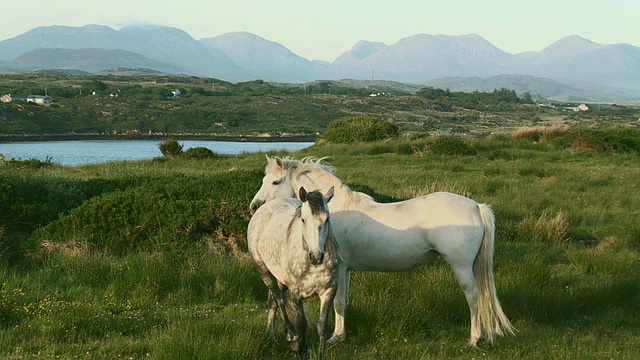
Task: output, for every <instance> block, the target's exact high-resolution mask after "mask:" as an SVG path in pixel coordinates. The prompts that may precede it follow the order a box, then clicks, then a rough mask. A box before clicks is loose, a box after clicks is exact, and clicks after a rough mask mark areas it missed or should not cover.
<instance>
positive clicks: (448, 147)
mask: <svg viewBox="0 0 640 360" xmlns="http://www.w3.org/2000/svg"><path fill="white" fill-rule="evenodd" d="M429 149H430V150H431V151H432V152H433V153H434V154H436V155H475V154H476V150H475V149H474V148H472V147H471V146H470V145H469V144H467V143H466V142H464V141H463V140H462V139H460V138H457V137H449V136H445V137H439V138H437V139H436V140H435V141H434V142H433V143H432V144H431V146H430V147H429Z"/></svg>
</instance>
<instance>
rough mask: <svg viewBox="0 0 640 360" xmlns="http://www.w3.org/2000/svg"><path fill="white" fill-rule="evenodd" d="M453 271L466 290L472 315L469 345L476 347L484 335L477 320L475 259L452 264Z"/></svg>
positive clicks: (465, 294) (465, 293) (463, 289)
mask: <svg viewBox="0 0 640 360" xmlns="http://www.w3.org/2000/svg"><path fill="white" fill-rule="evenodd" d="M451 267H452V269H453V273H454V274H455V276H456V278H457V279H458V284H460V287H462V291H464V296H465V297H466V299H467V304H468V305H469V313H470V316H471V337H470V338H469V346H473V347H475V346H476V345H477V343H478V341H479V340H480V338H481V337H482V331H481V329H480V322H479V321H478V320H477V314H478V292H477V287H476V284H475V281H476V279H475V277H474V275H473V260H472V261H471V262H470V263H467V264H461V265H457V266H454V265H452V266H451Z"/></svg>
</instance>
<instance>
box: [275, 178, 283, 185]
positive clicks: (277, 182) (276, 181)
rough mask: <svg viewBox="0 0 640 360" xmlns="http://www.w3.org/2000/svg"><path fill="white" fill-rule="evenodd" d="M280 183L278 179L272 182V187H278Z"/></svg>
mask: <svg viewBox="0 0 640 360" xmlns="http://www.w3.org/2000/svg"><path fill="white" fill-rule="evenodd" d="M281 182H282V179H280V180H275V181H274V182H273V185H274V186H275V185H280V183H281Z"/></svg>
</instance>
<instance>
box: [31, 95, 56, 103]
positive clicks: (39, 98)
mask: <svg viewBox="0 0 640 360" xmlns="http://www.w3.org/2000/svg"><path fill="white" fill-rule="evenodd" d="M26 100H27V102H34V103H36V104H38V105H42V104H51V103H52V102H53V99H52V98H51V97H50V96H46V95H29V96H27V99H26Z"/></svg>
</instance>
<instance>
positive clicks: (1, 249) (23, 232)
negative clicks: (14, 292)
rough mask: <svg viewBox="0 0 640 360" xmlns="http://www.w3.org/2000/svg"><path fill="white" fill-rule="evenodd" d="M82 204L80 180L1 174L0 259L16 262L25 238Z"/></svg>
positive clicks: (14, 172)
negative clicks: (2, 234)
mask: <svg viewBox="0 0 640 360" xmlns="http://www.w3.org/2000/svg"><path fill="white" fill-rule="evenodd" d="M84 200H85V195H84V193H83V191H82V181H81V180H78V179H70V178H58V177H54V178H52V177H46V176H43V175H42V174H39V173H37V172H31V171H20V172H17V171H6V172H5V171H3V172H0V228H2V229H4V236H3V237H1V238H0V259H2V258H4V259H5V261H14V260H17V259H18V258H19V256H20V254H21V253H22V239H23V238H24V237H25V236H28V234H30V233H31V231H33V230H34V229H36V228H38V227H40V226H43V225H45V224H47V223H49V222H51V221H53V220H55V219H56V218H58V216H59V215H60V214H63V213H66V212H68V211H69V210H71V209H72V208H74V207H76V206H78V205H80V204H81V203H82V202H83V201H84ZM0 262H2V261H1V260H0Z"/></svg>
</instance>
